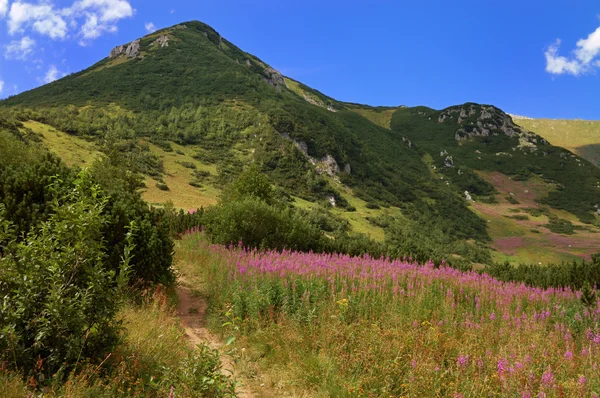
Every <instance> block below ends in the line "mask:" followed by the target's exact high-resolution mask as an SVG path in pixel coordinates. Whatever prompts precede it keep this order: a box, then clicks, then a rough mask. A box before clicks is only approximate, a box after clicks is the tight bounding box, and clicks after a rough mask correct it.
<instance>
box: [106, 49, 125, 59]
mask: <svg viewBox="0 0 600 398" xmlns="http://www.w3.org/2000/svg"><path fill="white" fill-rule="evenodd" d="M124 52H125V46H117V47H115V48H113V49H112V50H110V54H109V55H108V58H114V57H118V56H119V55H121V54H123V53H124Z"/></svg>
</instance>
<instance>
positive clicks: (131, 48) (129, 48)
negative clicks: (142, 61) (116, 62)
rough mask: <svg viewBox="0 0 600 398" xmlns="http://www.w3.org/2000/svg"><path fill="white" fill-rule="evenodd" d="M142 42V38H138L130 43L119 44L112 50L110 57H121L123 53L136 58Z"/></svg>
mask: <svg viewBox="0 0 600 398" xmlns="http://www.w3.org/2000/svg"><path fill="white" fill-rule="evenodd" d="M140 42H141V39H137V40H135V41H132V42H131V43H129V44H124V45H122V46H117V47H115V48H113V49H112V50H111V51H110V54H109V55H108V58H115V57H120V56H121V55H126V56H127V57H128V58H135V57H137V56H138V55H139V53H140Z"/></svg>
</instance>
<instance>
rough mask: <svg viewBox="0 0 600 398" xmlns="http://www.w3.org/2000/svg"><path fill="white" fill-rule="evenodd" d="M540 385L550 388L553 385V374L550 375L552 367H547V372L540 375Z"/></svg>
mask: <svg viewBox="0 0 600 398" xmlns="http://www.w3.org/2000/svg"><path fill="white" fill-rule="evenodd" d="M542 384H544V385H546V386H551V385H552V384H554V373H552V366H548V370H546V371H545V372H544V374H543V375H542Z"/></svg>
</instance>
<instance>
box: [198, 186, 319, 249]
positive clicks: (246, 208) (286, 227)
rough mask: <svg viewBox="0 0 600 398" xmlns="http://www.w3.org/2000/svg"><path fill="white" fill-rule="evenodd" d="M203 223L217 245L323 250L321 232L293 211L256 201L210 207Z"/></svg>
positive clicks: (232, 202)
mask: <svg viewBox="0 0 600 398" xmlns="http://www.w3.org/2000/svg"><path fill="white" fill-rule="evenodd" d="M204 223H205V228H206V232H207V233H208V234H209V235H210V236H211V238H212V240H213V241H214V242H215V243H221V244H238V243H239V242H242V243H243V245H244V246H246V247H251V248H273V249H284V248H287V249H293V250H303V251H309V250H314V251H322V250H323V246H324V243H323V240H324V239H325V238H324V237H323V236H322V235H321V233H320V231H319V229H318V228H316V227H315V226H313V225H311V224H309V223H308V222H307V221H306V220H305V219H304V218H303V217H301V216H299V215H298V214H297V213H296V212H295V211H294V210H293V209H280V208H277V207H274V206H270V205H269V204H267V203H266V202H264V201H261V200H260V199H258V198H256V197H248V198H243V199H241V200H236V201H231V202H227V203H222V204H220V205H219V206H215V207H211V208H209V209H208V210H206V212H205V215H204Z"/></svg>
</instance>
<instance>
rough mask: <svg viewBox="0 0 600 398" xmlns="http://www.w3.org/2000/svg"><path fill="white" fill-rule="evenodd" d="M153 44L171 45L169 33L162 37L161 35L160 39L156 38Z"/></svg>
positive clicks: (160, 45)
mask: <svg viewBox="0 0 600 398" xmlns="http://www.w3.org/2000/svg"><path fill="white" fill-rule="evenodd" d="M150 45H151V46H159V47H161V48H162V47H169V36H168V35H163V36H161V37H159V38H158V39H156V40H154V41H153V42H152V44H150Z"/></svg>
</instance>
